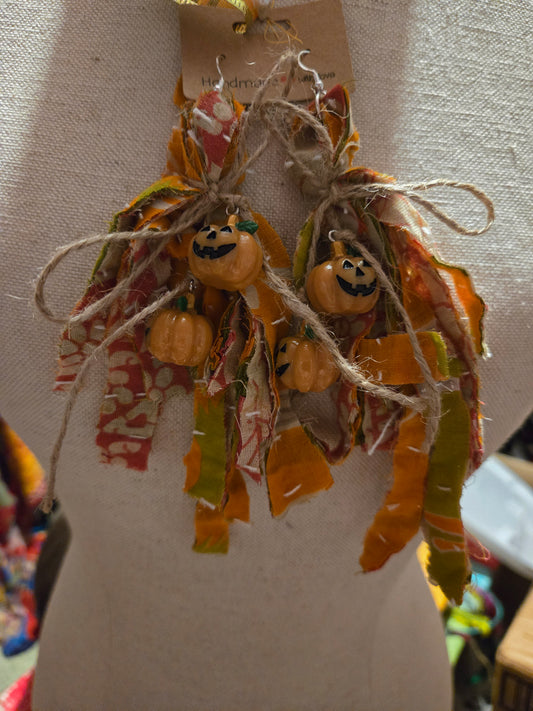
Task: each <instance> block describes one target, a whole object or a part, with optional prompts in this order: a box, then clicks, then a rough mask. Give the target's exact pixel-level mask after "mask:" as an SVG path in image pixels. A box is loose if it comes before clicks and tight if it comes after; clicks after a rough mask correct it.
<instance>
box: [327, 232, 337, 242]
mask: <svg viewBox="0 0 533 711" xmlns="http://www.w3.org/2000/svg"><path fill="white" fill-rule="evenodd" d="M336 231H337V230H330V231H329V232H328V239H329V241H330V242H336V241H337V240H336V239H335V237H334V236H333V235H334V234H335V232H336Z"/></svg>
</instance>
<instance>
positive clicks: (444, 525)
mask: <svg viewBox="0 0 533 711" xmlns="http://www.w3.org/2000/svg"><path fill="white" fill-rule="evenodd" d="M424 518H425V519H426V521H427V522H428V523H429V524H430V526H433V527H434V528H438V529H439V530H440V531H443V532H445V533H449V534H450V536H461V537H462V536H463V534H464V529H463V524H462V523H461V519H459V518H452V517H451V516H440V515H439V514H436V513H432V512H431V511H425V512H424Z"/></svg>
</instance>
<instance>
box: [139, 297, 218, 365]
mask: <svg viewBox="0 0 533 711" xmlns="http://www.w3.org/2000/svg"><path fill="white" fill-rule="evenodd" d="M212 343H213V330H212V328H211V324H210V323H209V321H208V320H207V319H206V318H205V316H201V315H200V314H197V313H194V311H192V310H189V311H182V310H181V309H163V311H160V312H159V313H158V314H157V315H156V317H155V319H154V321H153V322H152V325H151V327H150V333H149V335H148V350H149V351H150V353H151V354H152V355H153V356H155V357H156V358H157V359H158V360H160V361H161V362H162V363H174V364H175V365H187V366H190V367H193V366H197V365H202V363H204V361H205V359H206V358H207V356H208V354H209V351H210V349H211V345H212Z"/></svg>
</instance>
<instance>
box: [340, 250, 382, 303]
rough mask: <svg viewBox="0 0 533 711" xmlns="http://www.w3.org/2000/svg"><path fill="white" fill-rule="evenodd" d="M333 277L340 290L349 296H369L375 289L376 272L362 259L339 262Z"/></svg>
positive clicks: (346, 259) (352, 258) (356, 258)
mask: <svg viewBox="0 0 533 711" xmlns="http://www.w3.org/2000/svg"><path fill="white" fill-rule="evenodd" d="M339 267H340V269H339ZM335 276H336V278H337V283H338V284H339V286H340V288H341V289H342V290H343V291H345V292H346V293H347V294H349V295H350V296H370V295H371V294H373V293H374V292H375V291H376V288H377V279H376V272H375V271H374V269H373V268H372V267H371V266H370V264H369V263H368V262H366V261H365V260H364V259H363V258H362V257H344V258H343V259H342V260H339V262H338V266H337V269H336V274H335Z"/></svg>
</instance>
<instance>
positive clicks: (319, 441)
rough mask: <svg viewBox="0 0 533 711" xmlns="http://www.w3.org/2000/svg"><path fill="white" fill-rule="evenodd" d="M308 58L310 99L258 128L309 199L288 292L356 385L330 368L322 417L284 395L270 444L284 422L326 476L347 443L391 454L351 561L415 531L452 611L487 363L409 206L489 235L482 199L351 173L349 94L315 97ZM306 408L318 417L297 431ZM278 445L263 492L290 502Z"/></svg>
mask: <svg viewBox="0 0 533 711" xmlns="http://www.w3.org/2000/svg"><path fill="white" fill-rule="evenodd" d="M305 54H306V52H303V53H301V54H300V56H299V64H300V66H301V67H302V68H303V69H305V70H307V71H310V72H311V73H313V75H314V79H315V84H314V91H315V101H314V102H313V103H312V104H311V105H310V106H309V107H308V111H304V110H302V109H299V108H297V107H295V106H293V105H291V104H289V103H288V102H286V101H283V100H272V101H271V102H269V103H268V104H265V105H264V107H263V118H264V119H265V121H267V123H269V124H270V127H271V130H272V131H273V132H274V133H275V134H276V135H277V136H278V137H279V138H280V139H281V140H282V142H283V144H284V145H285V147H286V150H287V153H288V159H287V168H288V170H289V172H290V173H291V174H292V175H293V177H294V178H295V179H296V181H297V183H298V185H299V186H300V188H301V189H302V191H303V192H304V193H306V194H308V195H311V196H313V197H314V198H315V200H316V207H315V208H314V209H313V211H312V212H311V214H310V216H309V219H308V220H307V222H306V223H305V225H304V226H303V228H302V231H301V233H300V236H299V241H298V245H297V248H296V251H295V254H294V260H293V278H294V294H295V296H297V297H299V298H300V299H301V300H302V301H304V302H308V304H309V305H310V306H311V307H312V309H313V310H314V311H315V312H317V314H319V315H320V318H319V325H317V323H316V320H315V319H313V318H309V319H308V326H310V327H311V328H312V329H313V331H314V333H315V335H316V334H317V332H318V330H319V329H320V325H322V326H323V328H322V330H321V335H322V336H323V339H326V340H322V344H323V346H325V347H326V349H327V350H330V351H331V350H332V344H331V339H330V338H329V335H328V332H329V333H331V332H333V333H335V336H336V338H335V343H334V344H333V351H334V350H335V346H337V347H338V349H339V351H340V353H341V355H342V356H343V357H344V359H345V363H346V362H348V363H350V364H351V367H352V369H353V368H355V369H356V370H357V371H358V372H359V374H360V378H359V383H358V384H357V385H355V386H354V381H356V380H357V379H356V378H353V377H351V375H352V374H351V373H350V371H349V370H347V369H346V368H345V367H342V366H343V363H342V361H340V365H341V373H340V378H339V379H338V380H336V381H335V382H333V383H332V384H331V385H330V386H329V387H328V388H327V389H326V390H324V392H323V393H321V397H322V404H321V406H320V407H317V406H316V397H317V396H316V395H315V394H312V395H311V394H310V393H305V392H301V389H299V390H300V392H296V391H295V390H292V391H291V392H292V396H291V397H287V398H285V400H283V401H282V410H281V415H280V418H279V422H278V426H277V432H278V436H279V437H280V438H281V439H282V440H283V438H284V437H287V438H288V439H291V442H294V441H296V436H295V434H294V432H295V428H294V427H293V429H292V430H288V432H292V433H293V434H291V435H290V436H289V435H288V434H287V429H285V424H284V423H285V421H287V420H289V421H290V419H291V418H290V416H289V414H288V413H292V415H293V424H294V420H296V424H297V426H298V427H299V429H298V432H299V433H300V434H299V436H300V438H301V439H302V440H305V441H306V446H307V447H308V448H309V449H313V451H314V452H315V454H314V457H315V459H316V464H315V468H316V469H322V470H324V471H325V469H326V467H327V465H326V462H328V463H330V464H336V463H339V462H340V461H342V460H343V459H344V458H345V457H346V456H347V454H348V453H349V452H350V451H351V449H352V447H353V446H354V445H355V444H358V445H361V446H362V447H363V449H364V450H366V451H367V452H368V453H369V454H372V453H373V452H374V451H375V450H377V449H385V450H390V451H391V452H392V477H393V484H392V487H391V489H390V491H389V493H388V495H387V497H386V499H385V501H384V502H383V506H382V508H381V509H380V510H379V511H378V513H377V514H376V516H375V519H374V522H373V523H372V525H371V527H370V528H369V530H368V531H367V534H366V538H365V541H364V545H363V551H362V554H361V557H360V565H361V567H362V569H363V570H364V571H367V572H368V571H372V570H376V569H378V568H380V567H382V566H383V565H384V564H385V562H386V561H387V560H388V559H389V557H390V556H391V555H393V554H394V553H396V552H398V551H399V550H401V549H402V548H403V547H404V546H405V545H406V543H407V542H408V541H409V540H410V539H411V538H412V537H413V536H414V535H415V534H416V533H417V531H418V530H419V528H420V527H422V530H423V532H424V535H425V538H426V541H427V542H428V544H429V548H430V560H429V575H430V578H431V579H432V580H433V581H434V582H435V583H436V584H438V585H439V586H440V587H441V588H442V590H443V592H444V593H445V595H446V596H447V597H448V598H450V599H453V600H455V601H456V602H459V601H460V600H461V599H462V595H463V589H464V586H465V585H466V583H467V582H468V580H469V568H468V561H467V557H466V553H465V540H464V532H463V526H462V523H461V516H460V508H459V499H460V494H461V490H462V485H463V482H464V479H465V477H467V476H468V475H469V474H470V473H471V472H472V471H473V470H474V469H476V468H477V467H478V466H479V464H480V462H481V455H482V435H481V419H482V418H481V414H480V403H479V382H478V375H477V367H476V354H482V353H483V339H482V317H483V313H484V310H485V307H484V304H483V302H482V300H481V298H480V297H479V296H478V295H477V294H476V293H475V291H474V289H473V287H472V283H471V281H470V278H469V276H468V274H467V273H466V271H465V270H464V269H462V268H460V267H454V266H451V265H448V264H445V263H443V262H442V261H440V260H439V259H438V258H437V257H436V256H435V255H433V254H432V253H431V251H430V250H429V249H428V247H427V246H426V244H427V236H428V232H429V230H428V227H427V224H426V222H425V221H424V220H423V218H422V217H421V215H420V214H419V212H418V211H417V210H416V209H415V207H414V205H413V201H414V202H417V203H418V204H419V205H421V206H422V207H424V208H426V209H428V210H429V211H430V212H432V213H433V214H434V215H435V216H436V217H438V218H439V219H440V220H442V221H443V222H444V223H445V224H447V225H449V226H450V227H452V228H453V229H454V230H455V231H456V232H458V233H459V234H463V235H477V234H481V233H483V232H485V231H486V230H487V229H488V228H489V227H490V225H491V224H492V221H493V207H492V203H491V201H490V199H489V198H488V197H487V196H486V195H485V194H484V193H483V192H482V191H480V190H479V189H478V188H476V187H474V186H473V185H470V184H465V183H459V182H457V181H448V180H436V181H432V182H429V183H424V184H419V185H416V184H413V185H399V184H398V183H396V181H395V180H394V179H393V178H391V177H389V176H386V175H383V174H379V173H376V172H374V171H371V170H369V169H366V168H360V167H354V164H353V158H354V154H355V152H356V151H357V149H358V142H359V136H358V133H357V131H356V130H355V129H354V128H353V125H352V119H351V115H350V104H349V97H348V94H347V92H346V90H345V89H344V88H343V87H341V86H336V87H334V88H333V89H331V90H330V91H329V92H327V93H326V92H324V90H323V86H322V82H321V81H320V78H319V76H318V74H317V73H316V72H314V71H313V70H312V69H309V68H308V67H306V66H305V65H303V63H302V61H301V60H302V57H303V56H304V55H305ZM283 116H284V117H285V119H284V120H281V119H280V117H283ZM434 186H448V187H453V188H458V189H461V190H466V191H468V192H470V193H471V194H473V195H474V196H475V197H477V198H478V199H479V200H480V201H481V202H482V203H483V204H484V205H485V207H486V208H487V212H488V219H487V224H486V225H485V226H484V227H483V228H481V229H476V230H469V229H466V228H465V227H463V226H461V225H459V224H458V223H457V222H456V221H454V220H453V219H452V218H450V217H449V216H448V215H446V214H445V213H444V212H442V210H440V209H439V208H438V207H437V206H436V205H435V204H434V203H432V202H430V201H429V200H427V199H426V198H423V197H421V195H420V192H422V191H425V190H427V189H428V188H431V187H434ZM445 277H448V278H449V279H450V281H451V282H452V285H453V288H452V289H450V288H449V287H448V285H447V282H446V279H445ZM317 318H318V316H317ZM286 342H287V339H285V340H284V341H282V343H281V346H280V348H279V349H278V350H282V349H284V348H285V344H286ZM295 348H296V346H295V347H294V349H295ZM283 356H284V359H286V356H285V353H284V354H283ZM278 373H279V366H278ZM281 378H283V375H282V376H281ZM293 380H295V379H293ZM296 390H298V388H297V389H296ZM310 398H314V399H315V407H313V412H314V413H316V417H315V418H313V420H311V421H307V422H306V420H305V413H306V411H308V410H309V404H310V402H311V400H310ZM332 412H334V413H335V415H334V417H335V421H336V427H335V428H332V427H331V419H332V414H331V413H332ZM275 447H276V445H274V446H273V447H272V449H271V451H270V456H269V459H268V462H267V477H268V481H269V485H270V482H276V481H277V480H278V479H280V478H284V479H285V481H286V482H287V485H289V484H290V486H291V487H292V492H291V496H290V497H289V499H290V500H296V499H298V498H299V496H300V495H305V494H306V493H307V492H306V486H307V485H308V479H307V471H308V470H307V469H306V468H305V467H300V466H299V464H300V463H299V462H294V463H293V466H292V467H291V471H290V474H289V473H287V471H286V469H287V464H286V462H284V461H282V458H281V457H277V456H276V455H275ZM321 481H322V483H321V488H327V487H328V486H329V485H330V483H331V481H332V480H328V478H327V475H326V474H323V475H322V480H321ZM285 495H286V494H285ZM274 513H279V510H274Z"/></svg>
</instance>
